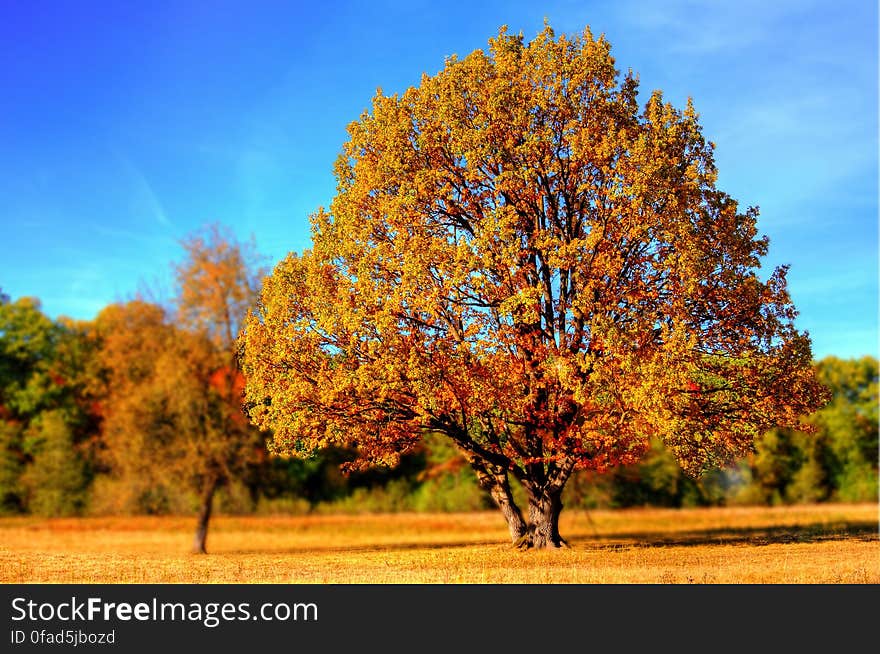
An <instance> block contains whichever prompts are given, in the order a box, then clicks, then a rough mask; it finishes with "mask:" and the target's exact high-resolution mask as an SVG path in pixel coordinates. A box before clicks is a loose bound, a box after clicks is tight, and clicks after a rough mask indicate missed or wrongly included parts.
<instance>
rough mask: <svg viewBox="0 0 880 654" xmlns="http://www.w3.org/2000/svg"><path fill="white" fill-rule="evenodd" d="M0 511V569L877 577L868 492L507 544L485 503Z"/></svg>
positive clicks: (474, 576)
mask: <svg viewBox="0 0 880 654" xmlns="http://www.w3.org/2000/svg"><path fill="white" fill-rule="evenodd" d="M193 523H194V520H193V519H192V518H178V517H172V518H152V517H137V518H84V519H54V520H45V519H37V518H5V519H0V582H4V583H10V582H23V583H45V582H59V583H130V582H137V583H871V584H876V583H880V539H878V507H877V506H876V505H817V506H800V507H785V508H722V509H683V510H666V509H638V510H626V511H592V512H589V513H586V512H578V511H568V510H566V511H564V512H563V517H562V522H561V528H560V530H561V532H562V534H563V536H565V537H566V538H567V539H568V541H569V542H570V544H571V549H566V550H561V551H554V552H541V551H538V552H535V551H531V552H521V551H518V550H514V549H512V548H511V547H510V546H509V545H507V544H506V537H507V533H506V528H505V525H504V524H503V522H502V520H501V518H500V516H499V515H498V514H496V513H467V514H430V515H426V514H397V515H364V516H305V517H286V516H285V517H280V516H279V517H246V518H236V517H223V516H220V517H218V518H216V519H215V520H214V521H213V522H212V525H211V531H210V534H209V538H208V549H209V551H210V552H211V553H210V554H208V555H207V556H196V555H190V554H188V553H187V548H188V546H189V542H190V538H191V530H192V528H193Z"/></svg>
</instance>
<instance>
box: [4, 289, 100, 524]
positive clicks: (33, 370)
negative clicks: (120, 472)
mask: <svg viewBox="0 0 880 654" xmlns="http://www.w3.org/2000/svg"><path fill="white" fill-rule="evenodd" d="M89 347H90V346H89V339H88V327H87V325H85V324H82V323H77V322H75V321H72V320H68V319H65V318H60V319H59V320H57V321H52V320H51V319H50V318H49V317H48V316H46V315H45V314H44V313H43V312H42V310H41V307H40V303H39V301H38V300H36V299H34V298H20V299H18V300H16V301H15V302H10V301H9V300H8V298H4V299H3V301H0V421H2V423H3V424H2V427H0V496H2V506H3V507H4V509H5V510H13V511H14V510H20V511H24V510H33V511H36V512H39V513H46V514H69V513H71V512H77V511H82V510H83V509H84V508H85V505H86V501H85V497H86V488H87V486H88V484H89V483H90V481H91V475H92V472H93V462H94V457H95V439H94V436H95V434H96V428H97V427H96V420H97V416H96V415H95V414H94V412H93V410H92V409H93V407H92V406H91V403H90V402H89V399H88V397H87V393H86V388H87V366H88V361H89V359H90V357H91V351H90V349H89ZM65 460H66V461H68V462H69V466H70V471H69V474H67V472H62V471H61V469H60V468H59V466H60V465H61V463H62V462H63V461H65ZM55 482H57V484H56V483H55ZM59 489H60V490H59Z"/></svg>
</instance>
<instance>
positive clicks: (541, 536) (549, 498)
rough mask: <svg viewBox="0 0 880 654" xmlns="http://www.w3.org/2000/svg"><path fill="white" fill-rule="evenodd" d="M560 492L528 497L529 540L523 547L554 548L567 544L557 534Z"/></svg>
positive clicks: (560, 502)
mask: <svg viewBox="0 0 880 654" xmlns="http://www.w3.org/2000/svg"><path fill="white" fill-rule="evenodd" d="M560 513H562V498H561V497H560V493H554V494H543V495H541V496H538V497H534V498H530V499H529V533H528V536H529V542H528V543H524V544H523V546H525V547H534V548H555V547H563V546H567V543H566V542H565V540H564V539H563V538H562V536H560V535H559V514H560Z"/></svg>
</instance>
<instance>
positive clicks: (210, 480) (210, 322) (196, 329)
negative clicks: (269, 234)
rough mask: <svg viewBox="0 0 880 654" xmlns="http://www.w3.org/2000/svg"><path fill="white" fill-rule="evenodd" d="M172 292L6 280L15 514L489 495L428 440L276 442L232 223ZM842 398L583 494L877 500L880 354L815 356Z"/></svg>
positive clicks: (4, 447) (612, 499) (579, 482)
mask: <svg viewBox="0 0 880 654" xmlns="http://www.w3.org/2000/svg"><path fill="white" fill-rule="evenodd" d="M183 248H184V253H185V256H184V258H183V260H182V261H181V262H179V263H178V264H176V265H175V266H174V272H175V280H176V288H175V295H174V297H172V298H171V299H169V300H167V301H164V302H155V301H148V300H146V299H143V298H138V299H133V300H130V301H128V302H123V303H117V304H113V305H110V306H108V307H106V308H105V309H104V310H102V311H101V312H100V313H99V315H98V316H97V317H96V318H95V319H94V320H92V321H74V320H69V319H66V318H60V319H58V320H52V319H51V318H49V317H48V316H47V315H46V314H45V313H43V311H42V309H41V306H40V302H39V300H37V299H35V298H28V297H23V298H18V299H16V300H13V299H12V298H10V297H8V296H5V295H2V293H0V511H2V512H3V513H5V514H21V513H33V514H39V515H48V516H63V515H86V514H115V513H147V514H164V513H189V512H193V511H197V512H198V515H199V522H198V529H197V533H196V540H195V543H194V549H196V550H200V549H201V550H203V549H204V539H205V531H206V529H207V523H208V519H209V517H210V514H211V510H212V507H213V506H214V504H215V499H216V500H217V501H219V505H220V509H221V510H222V511H224V512H230V513H249V512H275V511H287V512H304V511H345V512H348V511H352V512H359V511H395V510H413V511H451V510H472V509H482V508H489V507H490V506H491V500H490V499H489V497H488V496H487V495H486V493H485V492H484V491H482V490H481V489H480V488H479V487H478V485H477V483H476V480H475V479H474V477H473V474H472V473H471V471H470V469H469V467H468V466H467V464H466V463H465V461H464V460H463V459H462V458H461V457H460V456H459V455H458V454H457V453H456V452H455V450H454V449H453V448H452V447H450V446H449V445H447V444H446V443H445V442H444V441H443V440H442V439H432V438H428V439H426V440H425V442H424V444H423V446H422V447H421V448H420V449H419V450H418V451H416V452H412V453H410V454H407V455H405V456H404V457H403V459H402V461H401V463H400V465H398V466H397V467H395V468H393V469H375V470H372V471H368V472H358V473H352V474H350V475H347V476H345V475H343V474H342V473H341V472H340V470H339V466H340V464H341V463H344V462H345V461H349V460H352V459H353V458H354V453H353V452H346V451H344V450H338V449H332V450H324V451H322V452H319V453H317V454H314V455H312V456H310V457H308V458H305V459H291V458H281V457H277V456H272V455H271V453H270V449H271V448H270V447H269V443H270V440H271V439H269V435H268V434H265V433H260V432H259V431H258V430H256V429H255V428H253V427H252V426H251V425H250V424H249V423H248V421H247V419H246V418H245V416H244V414H243V412H242V407H241V390H242V387H243V379H242V376H241V373H240V371H239V367H238V362H237V351H236V336H237V334H238V330H239V328H240V324H241V321H242V320H243V318H244V316H245V314H246V312H247V309H248V307H250V306H252V304H253V302H254V301H255V298H256V294H257V292H258V290H259V280H260V279H261V277H262V275H263V274H264V273H265V270H264V269H262V268H261V267H260V265H259V262H260V257H259V256H258V255H257V253H256V252H255V250H254V248H253V246H252V245H249V244H243V243H239V242H237V241H236V240H235V239H234V238H232V237H231V235H230V234H229V233H228V232H226V231H224V230H223V229H222V228H220V227H217V226H213V227H210V228H207V229H205V230H203V231H201V232H199V233H197V234H195V235H193V236H191V237H190V238H188V239H186V240H185V241H184V242H183ZM816 366H817V370H818V374H819V378H820V380H821V381H822V383H823V384H825V385H826V386H827V387H828V388H829V389H830V390H831V391H832V393H833V399H832V401H831V402H830V403H829V404H828V405H827V406H826V407H824V408H823V409H821V410H820V411H818V412H817V413H815V414H814V415H812V416H807V417H805V422H806V423H809V424H811V425H813V426H814V427H815V431H814V433H806V432H800V431H790V430H777V431H771V432H769V433H767V434H764V435H763V436H762V437H761V438H760V439H759V440H758V442H757V447H756V452H755V453H754V454H753V455H751V456H749V457H748V458H746V459H743V460H741V461H738V462H736V463H734V464H733V465H731V466H730V467H728V468H725V469H723V470H715V471H712V472H710V473H708V474H706V475H705V476H703V477H702V478H700V479H692V478H690V477H688V476H686V475H685V474H684V473H683V472H682V470H681V469H680V467H679V466H678V464H677V463H676V461H675V459H674V458H673V457H672V455H671V454H669V453H668V452H666V451H665V450H664V449H663V447H662V445H660V444H659V443H656V444H655V446H654V448H653V451H652V452H651V454H650V455H649V456H648V457H647V458H646V459H645V460H644V461H643V462H641V463H639V464H638V465H633V466H627V467H618V468H612V469H610V470H607V471H604V472H603V473H601V474H600V473H596V472H586V471H584V472H580V473H577V474H576V475H575V477H574V479H573V480H572V481H571V482H570V483H569V485H568V487H567V489H566V495H565V497H564V498H563V501H564V503H565V504H566V506H569V507H585V508H592V507H629V506H641V505H660V506H693V505H722V504H779V503H800V502H823V501H842V502H856V501H872V500H876V499H877V493H878V484H877V481H878V415H877V409H878V397H877V380H878V364H877V360H876V359H875V358H873V357H864V358H861V359H858V360H842V359H838V358H834V357H829V358H826V359H823V360H822V361H819V362H818V363H817V364H816Z"/></svg>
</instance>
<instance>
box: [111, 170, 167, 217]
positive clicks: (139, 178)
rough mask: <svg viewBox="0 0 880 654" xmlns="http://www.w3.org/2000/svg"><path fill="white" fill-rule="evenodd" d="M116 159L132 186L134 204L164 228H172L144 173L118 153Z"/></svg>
mask: <svg viewBox="0 0 880 654" xmlns="http://www.w3.org/2000/svg"><path fill="white" fill-rule="evenodd" d="M116 158H117V159H118V160H119V162H120V164H121V165H122V168H123V170H124V171H125V174H126V177H127V178H128V179H129V180H130V183H131V185H132V192H133V194H132V202H133V203H134V204H135V205H136V206H137V207H140V208H142V210H143V211H145V212H146V213H147V214H148V215H149V216H150V217H152V218H153V219H154V220H155V221H156V222H158V223H159V224H160V225H162V226H163V227H171V221H170V220H169V219H168V215H167V214H166V212H165V207H164V206H163V205H162V202H161V201H160V200H159V196H158V195H157V194H156V192H155V190H154V189H153V187H152V185H151V184H150V182H149V180H148V179H147V177H146V175H144V173H143V171H142V170H141V169H140V168H139V167H138V166H137V165H136V164H135V163H134V161H132V159H131V158H130V157H127V156H125V155H123V154H120V153H117V154H116Z"/></svg>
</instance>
